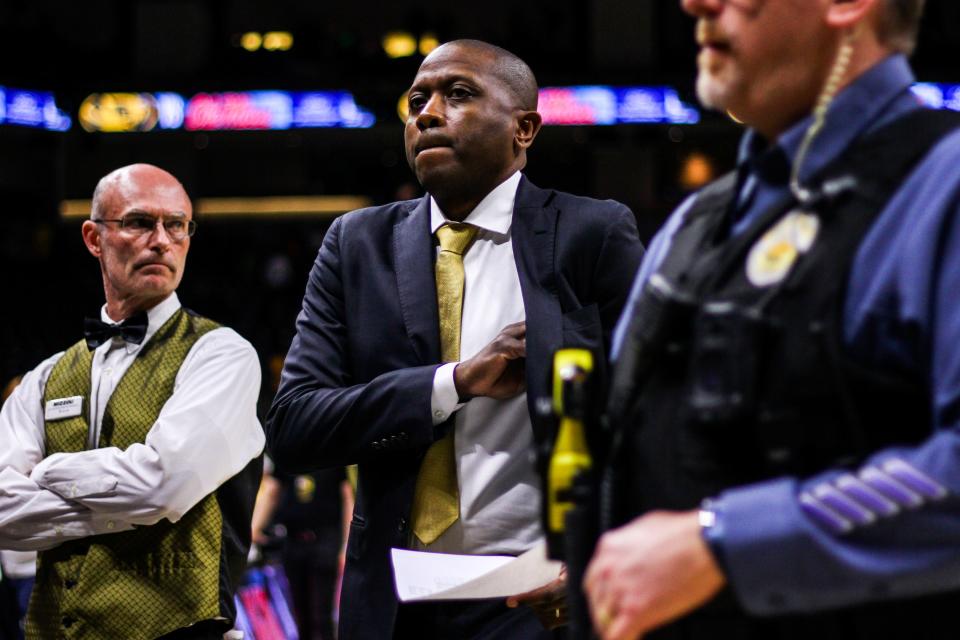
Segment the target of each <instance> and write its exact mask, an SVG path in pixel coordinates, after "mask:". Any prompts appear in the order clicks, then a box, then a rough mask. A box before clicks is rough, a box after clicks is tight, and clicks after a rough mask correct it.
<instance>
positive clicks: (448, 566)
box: [390, 544, 561, 602]
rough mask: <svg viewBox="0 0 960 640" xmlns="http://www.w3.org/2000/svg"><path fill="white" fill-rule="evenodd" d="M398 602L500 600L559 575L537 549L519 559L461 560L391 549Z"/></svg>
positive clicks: (557, 567)
mask: <svg viewBox="0 0 960 640" xmlns="http://www.w3.org/2000/svg"><path fill="white" fill-rule="evenodd" d="M390 553H391V555H392V556H393V576H394V582H395V583H396V588H397V595H398V596H399V598H400V601H401V602H417V601H424V600H474V599H478V598H500V597H503V598H505V597H507V596H512V595H514V594H517V593H523V592H524V591H530V590H531V589H536V588H537V587H542V586H543V585H545V584H547V583H548V582H550V581H552V580H555V579H556V578H557V576H559V575H560V567H561V563H559V562H556V561H553V560H548V559H547V556H546V546H545V545H543V544H541V545H539V546H537V547H534V548H533V549H530V550H529V551H527V552H526V553H524V554H523V555H521V556H519V557H517V558H514V557H511V556H464V555H456V554H452V553H429V552H425V551H409V550H407V549H391V551H390Z"/></svg>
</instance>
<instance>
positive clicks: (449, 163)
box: [267, 40, 642, 640]
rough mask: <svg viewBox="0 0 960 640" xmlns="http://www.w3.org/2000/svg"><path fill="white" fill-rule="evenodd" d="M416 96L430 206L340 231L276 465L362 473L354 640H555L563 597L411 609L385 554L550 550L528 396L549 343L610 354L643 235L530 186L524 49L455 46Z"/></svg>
mask: <svg viewBox="0 0 960 640" xmlns="http://www.w3.org/2000/svg"><path fill="white" fill-rule="evenodd" d="M408 95H409V98H408V101H409V113H410V115H409V117H408V118H407V123H406V129H405V132H404V138H405V143H406V152H407V159H408V161H409V163H410V166H411V168H412V169H413V171H414V173H415V174H416V176H417V179H418V180H419V181H420V184H421V185H423V187H424V189H426V191H427V195H426V196H425V197H423V198H421V199H417V200H410V201H406V202H396V203H393V204H389V205H386V206H382V207H372V208H369V209H364V210H360V211H353V212H351V213H348V214H346V215H345V216H343V217H341V218H338V219H337V220H336V222H334V224H333V226H332V227H331V229H330V231H329V232H328V233H327V236H326V238H325V240H324V243H323V247H322V248H321V249H320V253H319V256H318V257H317V260H316V263H315V264H314V267H313V270H312V271H311V273H310V277H309V281H308V284H307V291H306V295H305V296H304V300H303V310H302V312H301V313H300V316H299V318H298V319H297V335H296V337H295V338H294V341H293V344H292V346H291V348H290V351H289V354H288V356H287V360H286V363H285V365H284V370H283V377H282V381H281V383H280V389H279V392H278V394H277V398H276V400H275V401H274V405H273V407H272V408H271V411H270V416H269V418H268V429H267V430H268V438H269V440H270V446H271V451H272V454H271V455H272V457H273V459H274V460H275V461H276V463H277V466H278V468H280V469H283V470H285V471H289V472H295V473H304V472H309V471H312V470H314V469H317V468H319V467H340V466H344V465H347V464H355V463H359V482H358V494H357V502H356V508H355V510H354V515H353V523H352V526H351V530H350V538H349V543H348V547H347V566H346V571H345V574H344V582H343V591H342V597H341V601H340V637H341V638H351V639H354V638H376V639H378V640H380V639H383V638H389V637H391V636H392V637H401V638H405V637H421V638H456V639H457V640H462V639H464V638H485V637H487V638H537V637H544V636H546V637H549V635H550V634H549V632H547V631H546V630H545V629H544V626H543V624H541V622H542V623H546V624H547V625H548V626H553V625H556V624H558V623H562V622H563V620H564V618H565V612H564V604H563V599H562V597H560V596H561V594H562V585H561V584H559V583H553V584H551V585H545V586H544V588H543V589H541V590H538V591H534V592H531V593H528V594H515V595H516V596H517V597H513V598H509V599H507V598H496V599H492V600H488V601H471V602H448V603H438V604H430V603H426V604H424V603H421V604H398V603H397V597H396V594H395V591H394V584H393V575H392V572H391V568H390V549H391V547H403V548H411V547H412V548H415V549H421V550H426V551H431V552H445V553H461V554H504V555H519V554H521V553H523V552H525V551H527V550H528V549H530V548H532V547H534V546H536V545H537V544H538V543H540V542H541V541H542V540H543V535H544V534H543V531H542V528H541V526H540V483H539V479H538V475H537V471H536V468H535V465H534V464H533V463H532V461H531V460H532V458H533V452H534V450H535V447H536V446H537V445H538V444H540V443H543V442H549V441H552V437H553V434H551V433H546V431H547V429H546V428H541V425H538V424H536V423H533V422H532V421H531V415H532V411H533V407H534V402H535V399H536V398H538V397H542V396H544V395H548V391H547V380H548V375H549V372H550V364H551V363H550V359H551V354H552V353H553V350H554V349H556V348H558V347H560V346H563V345H566V346H580V347H585V348H589V349H591V350H593V351H594V353H595V354H596V360H598V361H602V360H603V354H604V353H605V350H606V348H607V346H608V344H609V337H610V333H611V331H612V328H613V324H614V322H615V319H616V316H617V313H618V310H619V309H620V308H621V307H622V305H623V302H624V300H625V298H626V295H627V293H628V288H629V283H630V280H631V276H632V272H633V271H634V269H635V268H636V266H637V264H638V262H639V260H640V257H641V254H642V248H641V246H640V243H639V240H638V238H637V229H636V224H635V221H634V217H633V214H632V213H631V212H630V210H629V209H627V208H626V207H625V206H623V205H621V204H619V203H616V202H612V201H598V200H592V199H589V198H580V197H576V196H572V195H570V194H566V193H561V192H559V191H554V190H550V189H540V188H538V187H536V186H534V185H533V184H531V183H530V181H529V180H527V178H526V177H524V176H523V174H522V173H521V171H522V169H523V168H524V166H525V165H526V161H527V149H528V148H529V147H530V145H531V144H533V141H534V138H535V137H536V135H537V132H538V131H539V129H540V115H539V114H538V113H537V111H536V108H537V84H536V80H535V79H534V77H533V73H532V72H531V71H530V68H529V67H528V66H527V65H526V64H525V63H524V62H523V61H522V60H520V59H519V58H517V57H516V56H515V55H513V54H511V53H509V52H507V51H504V50H503V49H500V48H498V47H495V46H493V45H490V44H487V43H483V42H478V41H475V40H459V41H455V42H450V43H447V44H445V45H443V46H441V47H439V48H438V49H436V50H435V51H434V52H433V53H431V54H430V55H429V56H428V57H427V58H426V59H425V60H424V61H423V64H422V65H421V67H420V70H419V72H418V73H417V75H416V78H415V79H414V81H413V84H412V86H411V87H410V90H409V92H408ZM435 237H436V238H435ZM451 241H452V244H448V243H449V242H451ZM451 263H454V264H456V265H457V267H456V270H455V271H458V274H457V273H453V272H451V271H450V270H449V265H450V264H451ZM452 282H456V286H455V287H451V286H450V285H451V283H452ZM451 310H452V311H453V313H452V315H451ZM451 343H455V344H454V345H453V347H451ZM444 447H446V448H447V449H446V454H445V455H447V456H448V457H447V458H446V459H445V463H448V464H449V466H448V467H446V471H445V472H444V473H440V472H437V473H434V472H436V471H437V469H438V467H437V466H436V465H434V462H435V461H436V457H440V456H436V457H435V456H434V453H435V452H437V451H438V450H442V449H443V448H444ZM428 469H430V470H431V471H428ZM439 480H443V481H444V482H447V481H449V484H443V486H441V482H439ZM451 496H452V499H451V500H450V501H449V502H448V500H447V499H448V498H450V497H451ZM441 504H442V509H441ZM518 605H519V606H518ZM524 605H529V607H528V606H524ZM538 617H539V618H540V619H539V620H538Z"/></svg>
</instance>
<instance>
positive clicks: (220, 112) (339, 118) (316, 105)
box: [184, 91, 376, 131]
mask: <svg viewBox="0 0 960 640" xmlns="http://www.w3.org/2000/svg"><path fill="white" fill-rule="evenodd" d="M374 122H376V118H374V116H373V114H371V113H369V112H368V111H365V110H363V109H362V108H360V107H359V106H358V105H357V104H356V102H354V99H353V96H352V95H351V94H350V93H348V92H346V91H313V92H297V93H291V92H287V91H244V92H233V93H201V94H197V95H195V96H194V97H192V98H190V100H189V101H187V103H186V115H185V118H184V128H185V129H187V130H190V131H223V130H236V129H300V128H313V127H350V128H367V127H372V126H373V124H374Z"/></svg>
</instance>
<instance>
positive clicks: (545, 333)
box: [511, 177, 563, 436]
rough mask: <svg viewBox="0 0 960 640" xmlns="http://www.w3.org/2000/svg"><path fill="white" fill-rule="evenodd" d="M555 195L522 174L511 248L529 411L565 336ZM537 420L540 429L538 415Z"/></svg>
mask: <svg viewBox="0 0 960 640" xmlns="http://www.w3.org/2000/svg"><path fill="white" fill-rule="evenodd" d="M552 196H553V192H552V191H547V190H544V189H540V188H539V187H536V186H535V185H533V184H532V183H531V182H530V181H528V180H527V179H526V177H524V178H522V179H521V181H520V186H519V187H518V188H517V197H516V203H515V205H514V212H513V223H512V225H511V234H512V237H513V253H514V258H515V260H516V263H517V274H518V275H519V277H520V290H521V292H522V294H523V306H524V310H525V312H526V316H527V401H528V404H529V406H530V408H531V415H533V407H534V403H535V402H536V398H537V397H539V396H542V395H544V394H545V393H546V392H547V382H548V380H549V374H550V372H551V370H552V368H553V362H552V354H553V350H554V349H556V348H558V347H559V346H560V344H561V342H562V339H563V320H562V317H561V309H560V301H559V298H558V297H557V283H556V278H557V274H556V266H555V265H556V256H555V251H556V232H557V217H558V215H559V210H558V209H557V208H556V207H554V206H553V205H552V204H551V200H552ZM534 425H535V428H536V425H537V421H536V420H534ZM537 435H538V436H540V435H542V434H537Z"/></svg>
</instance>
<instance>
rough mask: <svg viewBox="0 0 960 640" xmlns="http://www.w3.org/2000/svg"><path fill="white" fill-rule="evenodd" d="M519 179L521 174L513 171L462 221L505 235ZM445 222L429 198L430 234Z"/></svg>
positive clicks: (510, 218)
mask: <svg viewBox="0 0 960 640" xmlns="http://www.w3.org/2000/svg"><path fill="white" fill-rule="evenodd" d="M520 177H521V173H520V172H519V171H515V172H514V173H513V175H511V176H510V177H509V178H507V179H506V180H504V181H503V182H501V183H500V184H499V185H497V186H496V187H495V188H494V190H493V191H491V192H490V193H488V194H487V195H486V196H485V197H484V198H483V200H481V201H480V204H478V205H477V206H476V207H475V208H474V209H473V211H471V212H470V214H469V215H467V217H466V218H464V220H463V221H464V222H466V223H469V224H472V225H474V226H476V227H480V228H481V229H486V230H487V231H493V232H494V233H499V234H504V235H506V234H507V232H509V231H510V224H511V223H512V222H513V205H514V202H515V201H516V198H517V187H518V186H519V185H520ZM446 222H448V220H447V217H446V216H445V215H444V214H443V211H441V209H440V205H438V204H437V201H436V200H434V199H433V196H430V232H431V233H436V231H437V229H439V228H440V227H441V226H443V225H444V224H445V223H446Z"/></svg>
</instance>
